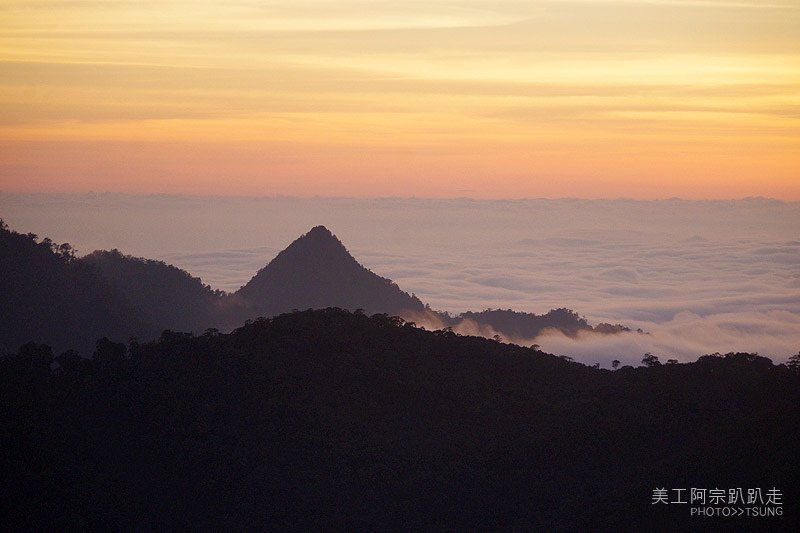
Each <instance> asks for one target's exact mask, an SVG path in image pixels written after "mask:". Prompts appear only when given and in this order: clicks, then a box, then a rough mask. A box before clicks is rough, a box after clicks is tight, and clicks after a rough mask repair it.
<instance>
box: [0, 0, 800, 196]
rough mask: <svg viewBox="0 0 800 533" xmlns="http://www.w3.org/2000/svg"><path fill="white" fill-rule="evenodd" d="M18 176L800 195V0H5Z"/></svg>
mask: <svg viewBox="0 0 800 533" xmlns="http://www.w3.org/2000/svg"><path fill="white" fill-rule="evenodd" d="M0 190H2V191H6V192H68V193H84V192H87V191H98V192H103V191H114V192H127V193H137V194H151V193H176V194H199V195H230V196H252V195H293V196H349V197H386V196H401V197H423V198H425V197H431V198H437V197H439V198H441V197H471V198H535V197H547V198H558V197H581V198H621V197H624V198H639V199H648V198H669V197H682V198H695V199H702V198H742V197H747V196H765V197H772V198H778V199H783V200H800V3H798V2H797V1H796V0H774V1H772V0H765V1H758V2H756V1H750V0H730V1H726V0H719V1H715V0H704V1H692V0H683V1H681V0H674V1H672V0H661V1H659V0H640V1H634V0H629V1H625V0H616V1H611V0H599V1H589V0H583V1H575V0H545V1H532V0H524V1H523V0H438V1H435V2H426V1H416V0H404V1H393V2H390V1H385V0H369V1H359V0H336V1H324V0H275V1H261V2H259V1H255V0H230V1H226V2H219V1H214V2H211V1H207V0H191V1H189V0H154V1H149V0H137V1H129V0H102V1H100V0H96V1H95V0H57V1H49V0H4V1H3V2H2V4H0Z"/></svg>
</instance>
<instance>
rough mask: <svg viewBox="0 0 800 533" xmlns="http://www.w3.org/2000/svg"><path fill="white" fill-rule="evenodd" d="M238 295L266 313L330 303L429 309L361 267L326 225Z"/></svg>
mask: <svg viewBox="0 0 800 533" xmlns="http://www.w3.org/2000/svg"><path fill="white" fill-rule="evenodd" d="M236 294H237V295H238V296H240V297H242V298H243V299H244V300H246V301H247V302H249V303H250V304H251V305H252V306H253V309H254V310H255V311H256V312H257V313H258V314H260V315H263V316H273V315H276V314H280V313H283V312H287V311H291V310H293V309H319V308H325V307H340V308H343V309H350V310H356V309H363V310H364V311H365V312H366V313H367V314H373V313H387V314H390V315H397V314H402V313H403V312H405V311H423V310H424V309H425V306H424V305H423V304H422V302H421V301H420V300H419V299H418V298H416V297H414V296H411V295H409V294H408V293H406V292H403V291H402V290H400V288H399V287H398V286H397V285H396V284H394V283H393V282H392V281H391V280H389V279H386V278H382V277H380V276H378V275H377V274H374V273H373V272H371V271H370V270H368V269H366V268H364V267H363V266H362V265H360V264H359V263H358V262H357V261H356V260H355V259H354V258H353V256H352V255H350V253H349V252H348V251H347V249H346V248H345V247H344V245H343V244H342V243H341V241H339V239H337V238H336V237H335V236H334V235H333V234H332V233H331V232H330V231H328V229H327V228H325V227H324V226H317V227H315V228H313V229H311V231H309V232H308V233H306V234H305V235H303V236H302V237H300V238H299V239H297V240H296V241H294V242H293V243H292V244H290V245H289V246H288V247H287V248H286V249H285V250H283V251H282V252H281V253H279V254H278V255H277V256H276V257H275V259H273V260H272V261H271V262H270V263H269V264H268V265H267V266H266V267H264V268H262V269H261V270H260V271H259V272H258V273H257V274H256V275H255V276H254V277H253V279H251V280H250V281H249V282H248V283H247V284H246V285H244V286H243V287H242V288H241V289H239V291H238V292H237V293H236Z"/></svg>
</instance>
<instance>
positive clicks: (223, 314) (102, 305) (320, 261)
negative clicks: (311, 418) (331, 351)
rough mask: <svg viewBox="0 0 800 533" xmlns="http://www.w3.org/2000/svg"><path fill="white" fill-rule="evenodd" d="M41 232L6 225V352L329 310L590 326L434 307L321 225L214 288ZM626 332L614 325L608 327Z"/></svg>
mask: <svg viewBox="0 0 800 533" xmlns="http://www.w3.org/2000/svg"><path fill="white" fill-rule="evenodd" d="M37 239H38V237H36V236H35V235H31V234H29V235H22V234H19V233H17V232H14V231H11V230H10V229H9V228H8V227H7V226H5V224H2V226H0V259H2V262H0V275H3V274H4V275H3V279H2V280H0V289H3V294H4V295H6V297H5V298H4V299H3V302H2V304H0V351H8V350H13V349H16V348H17V347H18V346H20V344H22V343H24V342H28V341H37V342H43V341H46V342H48V343H49V344H51V345H52V346H53V347H54V348H55V349H56V350H58V351H62V350H66V349H77V350H79V351H81V352H83V353H90V352H91V350H92V349H93V348H94V341H95V340H96V339H97V338H100V337H110V338H112V339H116V340H126V339H128V338H129V337H132V336H133V337H139V338H140V339H143V340H148V339H152V338H155V337H156V336H157V335H158V334H159V333H160V332H161V331H163V330H164V329H171V330H178V331H194V332H201V331H204V330H206V329H208V328H214V329H219V330H222V331H230V330H231V329H233V328H234V327H236V326H238V325H240V324H242V323H243V322H244V321H245V320H248V319H253V318H256V317H258V316H267V317H269V316H275V315H278V314H280V313H285V312H288V311H292V310H295V309H299V310H304V309H321V308H327V307H338V308H342V309H349V310H351V311H355V310H357V309H361V310H363V311H365V312H366V313H368V314H374V313H387V314H389V315H397V316H402V317H404V318H406V319H408V320H412V321H414V320H415V321H421V322H425V323H428V324H429V325H431V327H433V328H434V329H438V328H445V327H452V328H455V329H458V328H459V327H461V326H462V325H464V324H466V323H467V322H470V323H477V324H478V325H479V326H488V327H489V328H491V330H492V332H494V333H498V334H500V335H502V336H503V337H504V338H508V339H514V340H518V339H524V340H530V339H533V338H535V337H536V335H538V334H539V333H540V332H541V331H542V330H543V329H546V328H554V329H557V330H559V331H561V332H563V333H564V334H566V335H575V334H576V333H577V332H579V331H593V328H592V326H590V325H589V324H588V322H587V321H586V320H585V319H584V318H582V317H580V316H579V315H578V314H577V313H574V312H572V311H569V310H566V309H558V310H553V311H551V312H549V313H547V314H545V315H536V314H532V313H518V312H514V311H511V310H507V311H501V310H496V311H492V310H486V311H482V312H467V313H463V314H461V315H459V316H452V315H450V314H448V313H442V312H438V311H434V310H432V309H430V308H429V307H428V306H427V305H425V304H424V303H423V302H421V301H420V300H419V298H417V297H416V296H413V295H411V294H408V293H407V292H404V291H403V290H401V289H400V288H399V287H398V286H397V285H396V284H395V283H394V282H392V281H391V280H389V279H386V278H383V277H381V276H378V275H377V274H375V273H373V272H372V271H370V270H369V269H367V268H365V267H364V266H362V265H361V264H359V263H358V261H356V260H355V258H353V256H352V255H351V254H350V253H349V252H348V251H347V249H346V248H345V247H344V245H343V244H342V242H341V241H340V240H339V239H338V238H336V236H334V235H333V234H332V233H331V232H330V231H329V230H328V229H327V228H325V227H324V226H317V227H314V228H312V229H311V230H310V231H309V232H308V233H306V234H305V235H303V236H301V237H300V238H298V239H296V240H295V241H294V242H292V243H291V244H290V245H289V246H288V247H287V248H286V249H285V250H283V251H282V252H280V253H279V254H278V255H277V256H276V257H275V258H274V259H273V260H272V261H270V262H269V263H268V264H267V265H266V266H265V267H264V268H262V269H261V270H260V271H259V272H258V273H257V274H256V275H255V276H254V277H253V278H252V279H251V280H250V281H249V282H248V283H247V284H245V285H244V286H243V287H242V288H241V289H239V290H238V291H237V292H236V293H233V294H226V293H223V292H222V291H215V290H213V289H212V288H211V287H210V286H208V285H204V284H203V283H202V281H201V280H200V279H199V278H196V277H193V276H191V275H190V274H189V273H188V272H186V271H184V270H181V269H179V268H177V267H174V266H172V265H168V264H166V263H164V262H163V261H154V260H150V259H143V258H137V257H132V256H129V255H124V254H123V253H121V252H120V251H119V250H111V251H100V250H98V251H95V252H92V253H90V254H88V255H86V256H84V257H80V258H78V257H76V256H75V253H74V250H72V248H71V247H70V246H69V245H68V244H64V245H57V244H54V243H52V242H51V241H50V240H49V239H43V240H42V241H41V242H37ZM601 326H604V325H601ZM624 330H626V328H624V327H623V326H609V328H607V329H605V330H603V331H601V332H603V333H616V332H619V331H624ZM595 331H600V330H595Z"/></svg>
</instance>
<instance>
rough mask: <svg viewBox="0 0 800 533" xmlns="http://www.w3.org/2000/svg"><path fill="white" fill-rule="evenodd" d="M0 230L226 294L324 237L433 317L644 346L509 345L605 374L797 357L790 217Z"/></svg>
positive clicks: (47, 221) (626, 214) (359, 218)
mask: <svg viewBox="0 0 800 533" xmlns="http://www.w3.org/2000/svg"><path fill="white" fill-rule="evenodd" d="M0 215H2V217H3V218H4V220H5V221H6V223H8V224H9V225H10V227H11V228H12V229H14V230H16V231H19V232H22V233H27V232H34V233H37V234H38V235H39V236H40V237H44V236H49V237H50V238H52V239H53V240H54V241H55V242H59V243H61V242H70V243H71V244H72V245H73V246H75V247H76V248H77V249H78V254H79V255H83V254H87V253H89V252H91V251H93V250H95V249H111V248H118V249H119V250H121V251H122V252H123V253H126V254H132V255H134V256H144V257H148V258H153V259H160V260H163V261H166V262H168V263H170V264H174V265H176V266H178V267H180V268H183V269H186V270H187V271H188V272H190V273H191V274H193V275H194V276H199V277H200V278H201V279H202V280H203V281H204V282H205V283H208V284H211V285H212V286H213V287H214V288H219V289H223V290H226V291H231V292H232V291H235V290H237V289H238V288H239V287H240V286H242V285H243V284H245V283H246V282H247V281H248V280H249V279H250V278H251V277H252V276H253V275H255V273H256V272H257V271H258V270H259V269H261V268H262V267H264V266H265V265H266V264H267V263H268V262H269V261H270V260H272V259H273V258H274V257H275V256H276V255H277V254H278V252H280V251H281V250H282V249H284V248H285V247H286V246H288V245H289V244H290V243H291V242H292V241H293V240H295V239H296V238H298V237H299V236H301V235H302V234H304V233H306V232H307V231H308V230H310V229H311V228H312V227H314V226H316V225H319V224H323V225H325V226H326V227H328V229H330V230H331V231H332V232H333V233H334V234H336V236H337V237H339V239H341V241H342V242H343V243H344V245H345V246H346V247H347V248H348V250H349V251H350V252H351V253H352V255H353V256H354V257H355V258H356V260H358V261H359V262H361V263H362V264H363V265H364V266H366V267H367V268H369V269H371V270H372V271H373V272H375V273H376V274H379V275H381V276H384V277H387V278H390V279H392V280H394V281H395V282H396V283H397V284H398V285H399V286H400V288H402V289H403V290H405V291H408V292H412V293H415V294H416V295H417V296H418V297H419V298H420V299H422V301H423V302H426V303H428V304H429V305H430V306H431V307H432V308H434V309H437V310H443V311H449V312H451V313H455V314H457V313H460V312H463V311H466V310H472V311H481V310H483V309H486V308H493V309H496V308H502V309H508V308H511V309H514V310H517V311H527V312H533V313H539V314H541V313H546V312H547V311H549V310H550V309H553V308H559V307H567V308H570V309H573V310H575V311H576V312H578V313H580V314H581V315H583V316H585V317H586V318H587V319H588V320H589V322H590V323H592V324H597V323H599V322H610V323H612V324H616V323H621V324H624V325H626V326H628V327H631V328H633V329H636V328H641V329H642V330H644V331H646V332H647V333H648V334H646V335H643V334H637V333H629V334H621V335H613V336H602V335H594V334H585V335H581V336H580V337H578V338H566V337H564V336H563V335H559V334H556V333H550V334H547V335H544V336H542V337H539V338H537V339H510V338H508V339H506V340H508V341H512V342H517V343H521V344H524V345H530V344H532V343H534V342H535V343H536V344H539V345H541V346H542V348H543V349H545V350H546V351H549V352H551V353H557V354H564V355H568V356H570V357H574V358H575V359H576V360H578V361H581V362H583V363H587V364H595V363H598V362H599V363H601V364H602V366H603V367H606V368H607V367H609V366H610V363H611V361H612V360H614V359H619V360H620V361H623V362H624V363H626V364H634V365H635V364H639V362H640V361H641V359H642V356H643V354H644V353H645V352H651V353H653V354H656V355H658V356H659V357H660V358H661V360H662V361H666V360H667V359H670V358H675V359H678V360H680V361H694V360H696V359H697V357H699V356H700V355H703V354H708V353H714V352H721V353H726V352H729V351H750V352H758V353H760V354H762V355H765V356H767V357H770V358H772V359H773V360H774V361H776V362H781V361H785V360H786V359H787V358H788V357H789V356H790V355H793V354H796V353H797V352H798V350H800V202H783V201H778V200H768V199H763V198H761V199H758V198H753V199H749V200H737V201H730V200H725V201H721V200H718V201H685V200H676V199H672V200H661V201H640V200H577V199H556V200H547V199H534V200H470V199H401V198H394V199H392V198H384V199H356V198H350V199H347V198H339V199H331V198H280V197H273V198H263V197H262V198H246V197H198V196H168V195H144V196H142V195H125V194H69V195H65V194H55V195H53V194H51V195H43V194H0ZM415 321H416V322H417V323H418V324H423V321H422V320H419V319H415ZM435 326H436V325H435V324H429V325H428V327H429V328H430V327H435ZM461 332H462V333H465V334H483V335H486V336H488V337H491V336H492V335H493V334H494V332H492V331H488V330H477V329H474V328H469V327H466V328H465V329H463V330H461Z"/></svg>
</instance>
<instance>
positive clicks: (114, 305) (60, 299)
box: [0, 221, 157, 353]
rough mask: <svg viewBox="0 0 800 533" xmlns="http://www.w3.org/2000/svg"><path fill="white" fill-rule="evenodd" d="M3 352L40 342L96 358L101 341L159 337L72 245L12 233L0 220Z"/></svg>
mask: <svg viewBox="0 0 800 533" xmlns="http://www.w3.org/2000/svg"><path fill="white" fill-rule="evenodd" d="M0 295H2V298H0V351H10V350H15V349H17V348H18V347H19V346H20V345H21V344H22V343H25V342H30V341H36V342H43V343H47V344H49V345H51V346H52V347H53V348H54V349H56V350H66V349H77V350H81V351H83V352H87V353H91V351H92V350H93V349H94V345H95V341H96V340H97V339H98V338H100V337H106V336H108V337H115V338H118V339H127V338H128V337H130V336H145V337H151V336H153V335H155V334H157V328H155V327H154V326H153V325H152V322H150V321H149V320H148V318H147V317H146V315H145V314H143V313H140V312H138V311H137V310H135V309H134V308H133V307H132V306H130V305H129V304H128V302H127V299H126V298H125V296H124V295H123V294H121V293H120V292H119V291H117V290H115V289H114V288H113V287H111V286H110V285H109V284H107V283H106V282H105V280H104V279H103V277H102V276H101V275H100V274H99V273H98V272H97V271H96V270H95V269H94V268H93V267H92V266H91V265H88V264H85V263H83V262H82V261H80V260H78V259H76V258H75V257H74V255H73V253H72V250H71V248H69V245H61V246H58V245H56V244H54V243H52V242H51V241H50V240H49V239H43V240H42V241H41V242H37V237H36V236H35V235H33V234H28V235H23V234H20V233H17V232H14V231H10V230H9V229H8V227H7V226H5V224H4V223H2V221H0Z"/></svg>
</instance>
